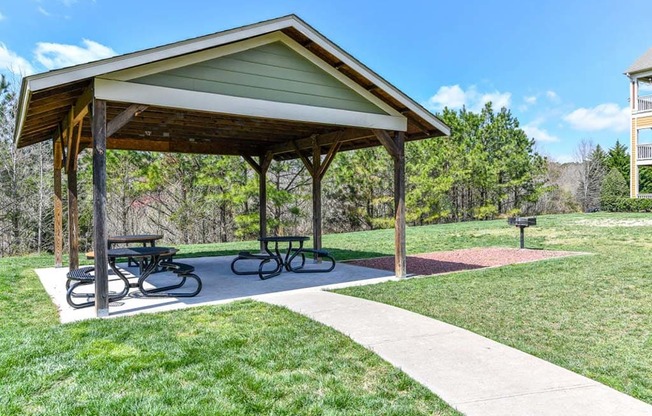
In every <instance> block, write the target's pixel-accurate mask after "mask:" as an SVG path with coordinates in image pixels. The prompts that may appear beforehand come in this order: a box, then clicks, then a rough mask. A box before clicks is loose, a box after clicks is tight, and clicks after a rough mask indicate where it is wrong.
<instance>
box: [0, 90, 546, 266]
mask: <svg viewBox="0 0 652 416" xmlns="http://www.w3.org/2000/svg"><path fill="white" fill-rule="evenodd" d="M0 87H1V88H2V91H1V95H0V97H1V100H0V110H1V112H2V114H1V120H0V124H1V125H0V135H1V137H0V156H2V163H3V165H2V171H1V172H0V188H1V189H0V207H2V208H1V210H0V229H1V230H2V233H1V235H2V237H1V238H2V240H1V241H0V255H9V254H16V253H25V252H33V251H42V250H45V251H50V250H52V247H53V233H52V229H53V217H52V211H53V210H52V189H53V185H52V148H51V147H52V146H51V142H45V143H42V144H40V145H34V146H30V147H27V148H24V149H16V148H15V147H14V145H13V129H14V125H15V114H16V98H17V97H16V95H15V93H13V92H12V91H11V89H10V88H9V87H8V85H7V84H6V82H4V80H3V83H2V85H0ZM439 116H440V118H441V119H442V120H443V121H444V122H445V123H446V124H448V125H449V126H450V127H451V132H452V133H451V136H450V137H448V138H443V137H441V138H433V139H428V140H422V141H416V142H409V143H407V144H406V161H407V165H406V171H407V194H406V206H407V218H408V221H409V223H410V224H412V225H423V224H433V223H440V222H453V221H467V220H474V219H480V220H482V219H491V218H495V217H497V216H499V215H512V214H517V213H524V214H530V213H538V212H542V211H543V210H545V206H543V205H541V203H540V201H541V199H542V197H544V196H546V195H549V194H550V192H551V186H550V184H549V177H548V162H547V160H546V159H545V158H544V157H543V156H541V155H540V154H539V153H537V152H536V150H535V147H534V140H533V139H530V138H528V137H527V135H526V134H525V133H524V132H523V130H521V129H520V126H519V122H518V120H517V119H516V118H515V117H514V116H513V115H512V114H511V112H510V111H509V110H508V109H506V108H502V109H500V110H496V109H494V108H493V106H492V104H491V103H488V104H486V105H485V107H484V108H483V109H482V110H481V111H480V112H478V113H474V112H471V111H468V110H466V109H461V110H457V111H456V110H450V109H444V110H443V112H442V113H441V114H439ZM91 165H92V163H91V155H90V152H88V151H84V152H82V153H81V155H80V160H79V174H78V176H79V179H78V181H79V185H78V189H79V215H80V218H79V230H80V247H81V249H85V248H87V247H90V244H91V239H92V228H91V227H92V170H91ZM107 181H108V183H107V189H108V195H107V197H108V207H107V212H108V227H109V232H110V234H132V233H161V234H164V235H165V238H166V240H167V241H169V242H170V243H183V244H192V243H207V242H226V241H233V240H242V239H252V238H255V237H256V235H257V233H258V208H259V207H258V203H259V201H258V182H257V181H258V178H257V176H256V174H255V173H254V171H253V170H252V169H250V168H249V166H248V165H247V164H246V163H245V162H244V161H243V160H242V159H241V158H238V157H230V156H214V155H192V154H176V153H151V152H135V151H109V152H107ZM267 181H268V207H267V212H268V227H269V233H271V234H295V233H296V234H309V233H310V231H311V201H310V199H311V179H310V175H309V174H308V172H307V171H306V169H305V167H304V166H303V164H302V163H301V161H300V160H290V161H281V162H277V161H275V162H273V163H272V164H271V166H270V169H269V171H268V174H267ZM322 189H323V204H324V205H323V209H322V210H323V212H322V216H323V229H324V232H327V233H328V232H345V231H354V230H365V229H373V228H386V227H391V226H393V215H394V212H393V209H394V207H393V165H392V160H391V158H390V157H389V155H388V154H387V152H386V151H385V149H384V148H382V147H375V148H369V149H361V150H356V151H349V152H342V153H340V154H338V155H337V156H336V158H335V159H334V161H333V163H332V165H331V167H330V169H329V171H328V173H327V174H326V176H325V178H324V181H323V185H322ZM64 190H65V175H64ZM63 194H64V197H65V195H66V193H65V191H64V193H63ZM64 207H66V201H65V200H64ZM64 218H65V214H64ZM65 223H66V221H64V226H65Z"/></svg>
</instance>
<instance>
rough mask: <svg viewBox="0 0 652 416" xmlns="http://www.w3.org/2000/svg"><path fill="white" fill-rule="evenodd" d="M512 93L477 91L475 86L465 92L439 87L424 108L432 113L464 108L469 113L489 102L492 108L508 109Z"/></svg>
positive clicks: (458, 89) (454, 87) (450, 87)
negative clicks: (432, 111)
mask: <svg viewBox="0 0 652 416" xmlns="http://www.w3.org/2000/svg"><path fill="white" fill-rule="evenodd" d="M511 98H512V93H510V92H502V93H501V92H499V91H494V92H488V93H486V92H485V93H483V92H480V91H478V88H477V87H476V86H475V85H471V86H470V87H469V88H468V89H467V90H466V91H464V89H462V87H460V86H459V85H457V84H456V85H450V86H446V85H445V86H443V87H440V88H439V90H438V91H437V93H436V94H435V95H433V96H432V97H430V98H429V99H428V102H427V103H426V106H427V107H428V108H429V109H431V110H434V111H440V110H442V109H443V108H444V107H448V108H451V109H459V108H462V107H463V106H466V108H468V109H469V110H471V111H476V112H477V111H480V110H482V107H484V105H485V104H486V103H488V102H489V101H491V102H492V103H493V105H494V108H496V109H499V108H501V107H509V104H510V102H511Z"/></svg>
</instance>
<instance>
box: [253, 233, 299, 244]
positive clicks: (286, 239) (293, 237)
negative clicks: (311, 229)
mask: <svg viewBox="0 0 652 416" xmlns="http://www.w3.org/2000/svg"><path fill="white" fill-rule="evenodd" d="M308 240H310V237H306V236H304V235H284V236H269V237H261V238H259V239H258V241H263V242H265V241H267V242H278V243H283V242H294V241H308Z"/></svg>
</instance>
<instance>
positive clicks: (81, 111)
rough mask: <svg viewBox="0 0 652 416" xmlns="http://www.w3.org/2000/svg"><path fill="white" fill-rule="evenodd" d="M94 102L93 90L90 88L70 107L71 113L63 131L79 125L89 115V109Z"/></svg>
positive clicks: (67, 116)
mask: <svg viewBox="0 0 652 416" xmlns="http://www.w3.org/2000/svg"><path fill="white" fill-rule="evenodd" d="M92 100H93V89H92V88H91V87H88V88H86V89H85V90H84V92H83V93H82V95H81V96H80V97H79V98H78V99H77V101H75V104H74V105H73V106H72V107H70V111H69V112H68V114H67V115H66V118H65V119H64V120H63V122H62V131H66V130H68V129H69V128H70V127H73V126H75V125H77V124H78V123H79V122H80V121H82V120H83V118H84V117H86V115H87V114H88V107H89V105H90V104H91V101H92Z"/></svg>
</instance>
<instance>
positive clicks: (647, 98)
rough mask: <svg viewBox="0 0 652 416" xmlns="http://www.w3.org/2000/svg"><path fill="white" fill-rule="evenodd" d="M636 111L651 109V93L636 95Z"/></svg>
mask: <svg viewBox="0 0 652 416" xmlns="http://www.w3.org/2000/svg"><path fill="white" fill-rule="evenodd" d="M638 111H652V95H643V96H639V97H638Z"/></svg>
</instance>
